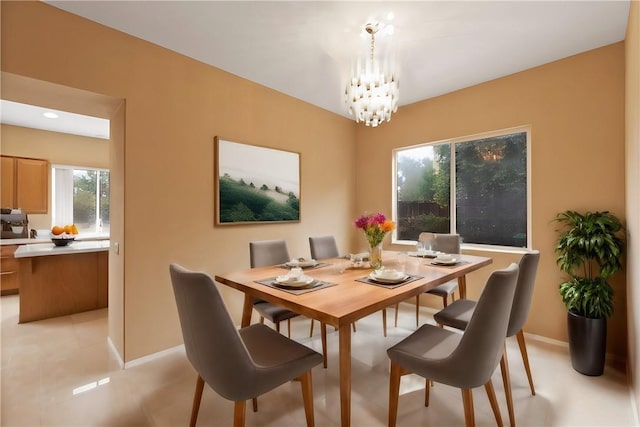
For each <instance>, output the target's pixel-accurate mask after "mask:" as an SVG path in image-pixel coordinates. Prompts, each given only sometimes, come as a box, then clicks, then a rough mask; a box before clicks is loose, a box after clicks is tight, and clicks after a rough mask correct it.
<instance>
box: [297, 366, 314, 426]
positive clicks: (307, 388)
mask: <svg viewBox="0 0 640 427" xmlns="http://www.w3.org/2000/svg"><path fill="white" fill-rule="evenodd" d="M298 379H299V380H300V386H301V387H302V400H303V401H304V415H305V416H306V418H307V427H313V426H314V425H315V421H314V419H313V387H312V384H313V383H312V380H311V370H308V371H307V372H305V373H304V374H303V375H301V376H300V377H299V378H298Z"/></svg>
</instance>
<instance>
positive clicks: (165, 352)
mask: <svg viewBox="0 0 640 427" xmlns="http://www.w3.org/2000/svg"><path fill="white" fill-rule="evenodd" d="M177 352H181V353H184V352H185V349H184V344H180V345H178V346H175V347H171V348H168V349H166V350H162V351H159V352H157V353H153V354H149V355H147V356H143V357H140V358H138V359H134V360H132V361H130V362H126V363H125V364H124V369H128V368H133V367H134V366H138V365H143V364H145V363H147V362H150V361H152V360H155V359H158V358H160V357H163V356H166V355H168V354H172V353H177Z"/></svg>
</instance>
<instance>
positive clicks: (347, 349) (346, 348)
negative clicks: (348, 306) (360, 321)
mask: <svg viewBox="0 0 640 427" xmlns="http://www.w3.org/2000/svg"><path fill="white" fill-rule="evenodd" d="M338 333H339V335H340V338H339V339H340V342H339V347H338V351H339V353H340V425H341V426H342V427H349V426H350V425H351V325H350V324H349V323H344V324H342V325H340V328H339V331H338Z"/></svg>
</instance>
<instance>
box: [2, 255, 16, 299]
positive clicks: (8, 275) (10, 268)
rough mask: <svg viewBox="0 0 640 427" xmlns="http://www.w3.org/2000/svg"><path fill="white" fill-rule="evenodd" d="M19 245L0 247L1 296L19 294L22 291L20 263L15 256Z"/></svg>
mask: <svg viewBox="0 0 640 427" xmlns="http://www.w3.org/2000/svg"><path fill="white" fill-rule="evenodd" d="M17 248H18V245H2V246H0V294H2V295H8V294H17V293H18V290H19V289H20V282H19V275H18V268H19V266H18V261H17V260H16V259H15V258H14V256H13V254H14V252H15V251H16V249H17Z"/></svg>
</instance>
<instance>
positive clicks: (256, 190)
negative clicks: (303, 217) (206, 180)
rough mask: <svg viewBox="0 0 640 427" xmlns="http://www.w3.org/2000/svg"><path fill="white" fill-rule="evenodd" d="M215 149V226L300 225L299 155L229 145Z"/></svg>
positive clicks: (224, 143) (220, 141)
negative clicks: (290, 223)
mask: <svg viewBox="0 0 640 427" xmlns="http://www.w3.org/2000/svg"><path fill="white" fill-rule="evenodd" d="M214 145H215V155H214V164H215V174H214V184H215V185H214V188H215V224H216V225H241V224H273V223H287V222H300V153H296V152H293V151H286V150H280V149H276V148H269V147H263V146H258V145H252V144H245V143H241V142H236V141H231V140H228V139H225V138H222V137H220V136H216V137H215V138H214Z"/></svg>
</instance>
